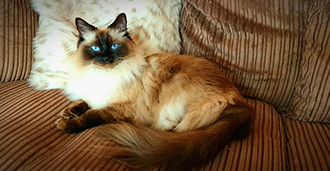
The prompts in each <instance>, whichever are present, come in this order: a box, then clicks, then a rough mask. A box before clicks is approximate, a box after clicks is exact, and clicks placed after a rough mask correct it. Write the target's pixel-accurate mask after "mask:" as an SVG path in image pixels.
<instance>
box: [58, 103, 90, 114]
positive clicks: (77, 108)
mask: <svg viewBox="0 0 330 171" xmlns="http://www.w3.org/2000/svg"><path fill="white" fill-rule="evenodd" d="M87 110H89V107H88V104H87V103H86V102H85V101H82V100H79V101H77V102H75V103H74V104H72V105H70V106H69V107H67V108H66V109H64V110H63V112H62V113H61V116H63V117H65V118H68V119H72V118H76V117H79V116H80V115H82V114H84V113H85V112H86V111H87Z"/></svg>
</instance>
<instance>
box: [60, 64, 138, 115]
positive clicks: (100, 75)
mask: <svg viewBox="0 0 330 171" xmlns="http://www.w3.org/2000/svg"><path fill="white" fill-rule="evenodd" d="M134 79H135V75H134V74H133V73H132V72H130V71H125V72H116V71H112V72H109V71H106V70H104V71H103V70H97V69H93V68H90V69H88V70H86V71H83V72H80V73H79V72H76V73H74V74H73V75H72V76H71V79H70V80H69V81H68V84H67V88H66V90H65V93H66V94H67V95H68V97H69V99H70V100H79V99H81V100H84V101H85V102H86V103H87V104H88V105H89V106H90V107H91V108H93V109H100V108H104V107H106V106H108V105H109V104H110V103H113V102H116V101H124V100H125V99H124V98H125V97H126V96H125V95H124V94H125V90H124V89H125V88H127V85H129V84H130V83H131V82H133V81H134Z"/></svg>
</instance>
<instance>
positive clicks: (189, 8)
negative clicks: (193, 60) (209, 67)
mask: <svg viewBox="0 0 330 171" xmlns="http://www.w3.org/2000/svg"><path fill="white" fill-rule="evenodd" d="M308 3H309V2H308V1H303V0H274V1H259V0H249V1H246V0H207V1H200V0H183V1H182V12H181V21H180V27H181V33H182V41H183V42H182V52H183V53H188V54H192V55H195V56H200V57H204V58H207V59H209V60H211V61H213V62H215V63H217V64H218V65H219V66H220V67H221V69H222V70H223V71H224V72H226V74H227V75H228V76H229V77H230V79H231V80H232V81H233V82H234V83H235V84H236V85H237V86H238V87H239V89H240V90H241V91H242V93H243V94H244V95H245V96H247V97H251V98H253V99H259V100H262V101H266V102H268V103H270V104H273V105H274V106H276V107H277V108H278V109H282V108H285V107H286V106H287V105H288V103H289V102H290V100H291V98H292V93H293V90H294V83H295V81H296V79H297V78H296V77H297V73H298V71H299V64H300V60H301V59H300V58H301V56H302V52H303V45H304V44H303V43H304V42H303V35H304V29H305V25H306V17H307V10H308Z"/></svg>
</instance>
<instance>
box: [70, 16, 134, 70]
mask: <svg viewBox="0 0 330 171" xmlns="http://www.w3.org/2000/svg"><path fill="white" fill-rule="evenodd" d="M76 26H77V29H78V31H79V42H78V51H80V52H81V56H82V59H83V60H84V62H85V63H92V64H95V65H98V66H105V67H113V66H115V65H116V64H118V63H120V62H121V61H122V60H124V59H125V57H127V56H128V55H129V54H130V53H131V51H132V46H133V44H134V42H133V41H132V39H131V38H130V37H129V35H128V33H127V21H126V15H125V14H120V15H118V17H117V18H116V20H115V21H114V22H113V23H112V24H111V25H110V26H109V27H108V28H104V29H100V28H96V27H95V26H92V25H90V24H89V23H87V22H86V21H84V20H83V19H81V18H77V19H76Z"/></svg>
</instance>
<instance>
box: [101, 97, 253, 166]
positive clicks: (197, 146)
mask: <svg viewBox="0 0 330 171" xmlns="http://www.w3.org/2000/svg"><path fill="white" fill-rule="evenodd" d="M253 114H254V109H253V108H251V107H250V106H249V105H247V104H246V103H239V104H236V105H234V106H229V107H227V108H226V109H225V110H224V111H223V113H222V114H221V118H219V120H218V121H217V122H216V123H214V124H213V125H211V126H209V127H206V128H204V129H199V130H194V131H188V132H183V133H173V132H166V131H157V130H153V129H150V128H146V127H137V126H135V125H133V124H130V123H116V124H109V125H107V126H105V127H104V128H103V129H102V132H101V136H102V137H104V138H106V139H108V140H111V141H114V142H116V143H118V144H119V146H115V147H111V150H109V152H108V151H107V155H110V157H111V158H114V159H117V160H119V161H121V162H123V163H125V164H127V165H128V166H130V167H132V168H134V169H138V170H147V169H152V168H155V167H159V166H161V165H164V164H169V166H168V168H169V170H190V169H192V168H193V167H194V166H197V165H201V164H205V163H206V162H208V161H209V160H211V159H213V158H214V157H215V156H216V155H217V154H218V153H219V152H220V151H221V150H222V149H223V147H224V146H225V145H226V144H228V143H229V142H230V141H231V140H232V138H233V137H234V136H237V135H239V134H244V135H247V134H246V133H247V130H249V128H250V122H251V120H252V117H253ZM235 138H237V137H235Z"/></svg>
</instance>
